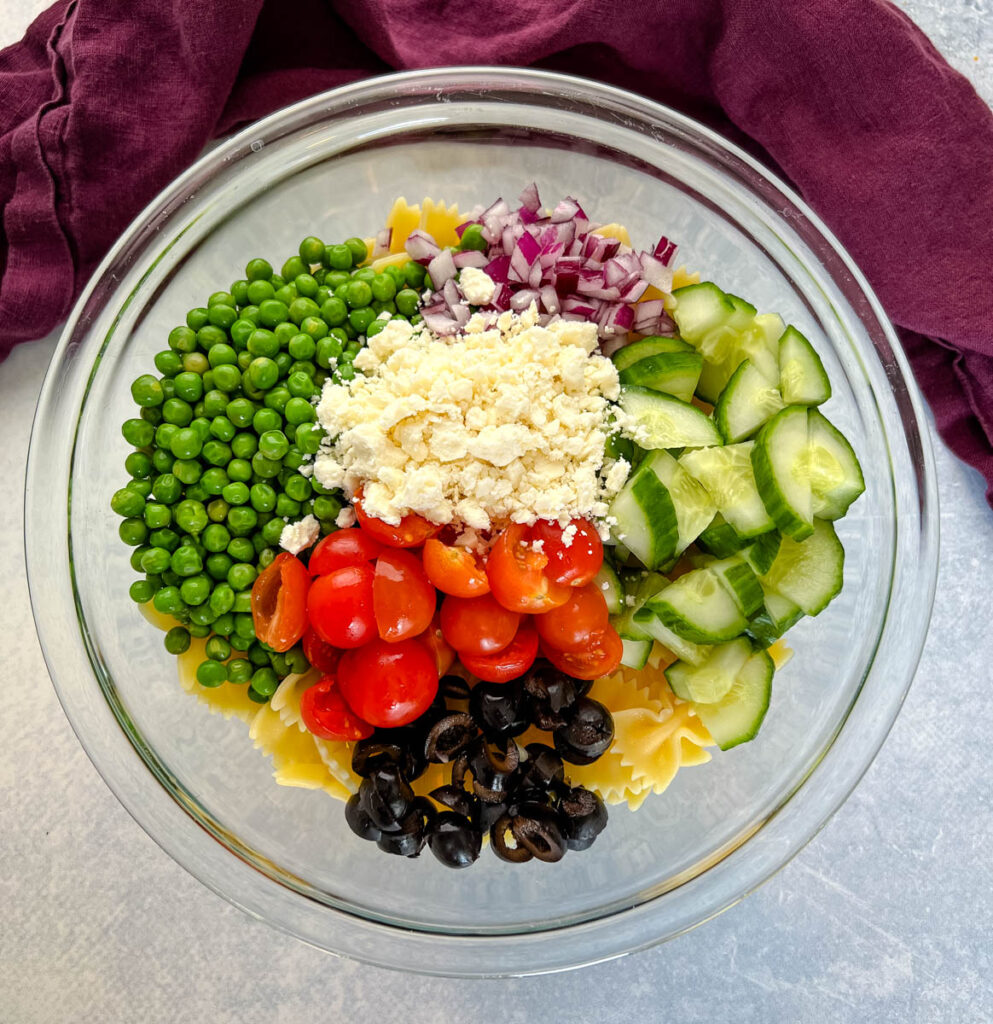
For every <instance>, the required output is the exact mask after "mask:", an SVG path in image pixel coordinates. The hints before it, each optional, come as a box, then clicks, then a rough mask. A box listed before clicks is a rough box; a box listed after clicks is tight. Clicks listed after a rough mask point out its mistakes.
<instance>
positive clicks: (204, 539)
mask: <svg viewBox="0 0 993 1024" xmlns="http://www.w3.org/2000/svg"><path fill="white" fill-rule="evenodd" d="M230 540H231V534H229V533H228V530H227V527H226V526H223V525H222V524H220V523H211V524H210V525H209V526H207V527H206V529H204V531H203V534H202V536H201V538H200V542H201V543H202V544H203V546H204V547H205V548H206V549H207V550H208V551H224V550H225V549H226V548H227V546H228V543H229V542H230ZM208 571H209V570H208ZM226 571H227V570H225V573H226Z"/></svg>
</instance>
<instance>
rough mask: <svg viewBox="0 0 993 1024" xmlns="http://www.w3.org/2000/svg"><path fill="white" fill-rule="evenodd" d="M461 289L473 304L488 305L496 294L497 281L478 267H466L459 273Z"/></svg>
mask: <svg viewBox="0 0 993 1024" xmlns="http://www.w3.org/2000/svg"><path fill="white" fill-rule="evenodd" d="M459 290H460V291H461V292H462V294H463V295H464V296H465V300H466V302H468V303H469V304H470V305H471V306H488V305H489V304H490V303H491V302H492V301H493V296H494V295H495V294H496V282H495V281H494V280H493V278H492V277H490V275H489V274H487V273H486V271H485V270H480V269H479V268H478V267H465V268H464V269H463V270H462V271H461V272H460V273H459Z"/></svg>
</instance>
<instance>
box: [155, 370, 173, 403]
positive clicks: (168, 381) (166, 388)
mask: <svg viewBox="0 0 993 1024" xmlns="http://www.w3.org/2000/svg"><path fill="white" fill-rule="evenodd" d="M159 383H160V384H161V385H162V397H163V399H164V401H163V403H162V404H163V406H164V405H165V402H168V401H169V399H170V398H173V397H174V396H175V394H176V385H175V384H173V382H172V378H171V377H163V378H162V379H161V380H160V381H159Z"/></svg>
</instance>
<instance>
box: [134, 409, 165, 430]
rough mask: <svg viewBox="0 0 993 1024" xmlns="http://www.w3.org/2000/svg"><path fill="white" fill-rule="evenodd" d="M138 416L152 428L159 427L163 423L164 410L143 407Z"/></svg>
mask: <svg viewBox="0 0 993 1024" xmlns="http://www.w3.org/2000/svg"><path fill="white" fill-rule="evenodd" d="M138 415H139V416H140V417H141V418H142V419H143V420H144V421H145V422H146V423H151V424H152V426H158V424H160V423H161V422H162V410H161V409H159V408H158V407H157V406H150V405H146V406H143V407H142V409H141V411H140V412H139V413H138Z"/></svg>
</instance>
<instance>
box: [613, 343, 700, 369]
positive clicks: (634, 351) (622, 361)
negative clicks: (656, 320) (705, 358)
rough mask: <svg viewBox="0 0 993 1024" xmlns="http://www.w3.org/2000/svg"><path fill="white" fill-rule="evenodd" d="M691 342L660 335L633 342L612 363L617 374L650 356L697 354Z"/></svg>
mask: <svg viewBox="0 0 993 1024" xmlns="http://www.w3.org/2000/svg"><path fill="white" fill-rule="evenodd" d="M695 351H696V350H695V349H694V348H693V346H692V345H691V344H689V342H686V341H683V340H682V339H681V338H663V337H661V336H660V335H654V334H653V335H652V336H651V337H649V338H641V339H640V340H639V341H633V342H631V344H630V345H625V346H624V347H623V348H619V349H618V350H617V351H616V352H615V353H614V354H613V355H612V356H611V357H610V359H611V361H612V362H613V364H614V367H615V368H616V369H617V372H618V373H620V372H621V370H625V369H627V367H629V366H631V365H632V364H633V363H637V362H640V361H641V360H642V359H647V358H648V357H649V356H657V355H658V354H659V353H660V352H695Z"/></svg>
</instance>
